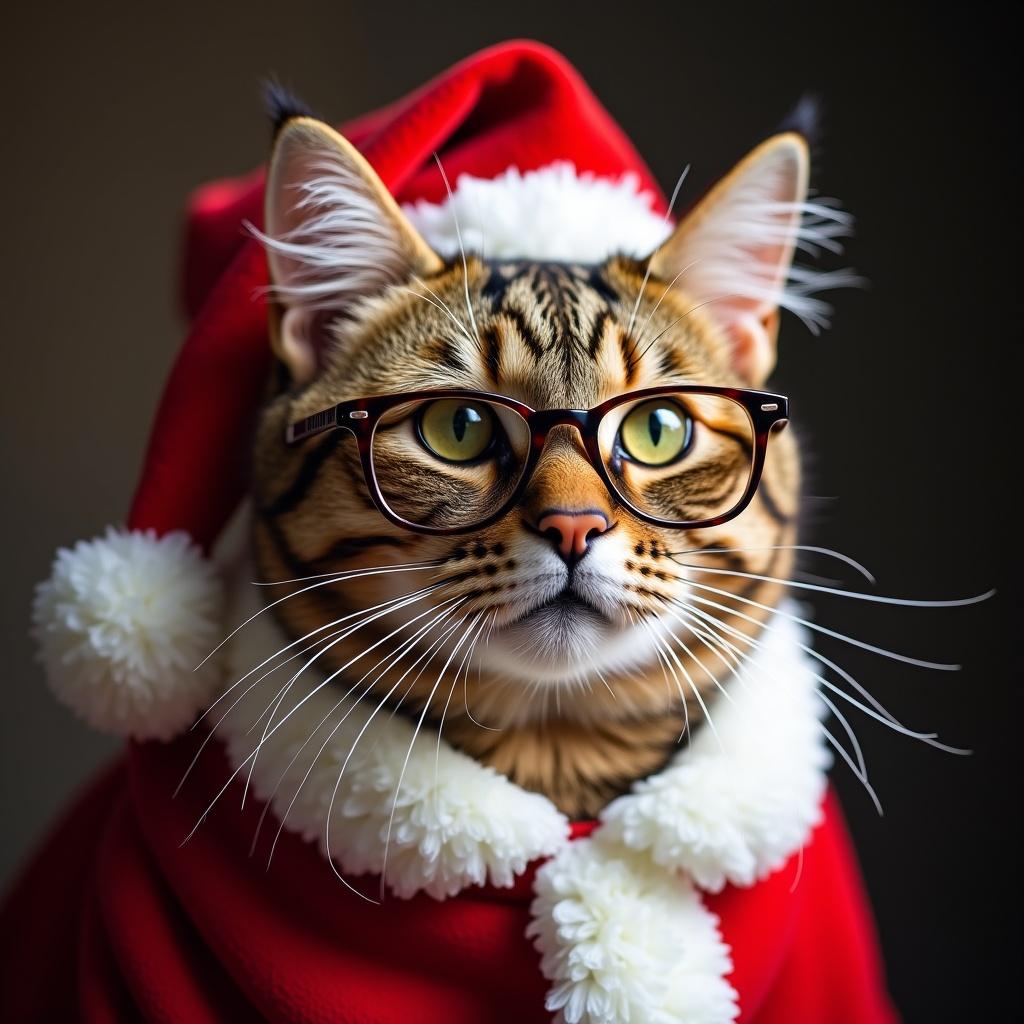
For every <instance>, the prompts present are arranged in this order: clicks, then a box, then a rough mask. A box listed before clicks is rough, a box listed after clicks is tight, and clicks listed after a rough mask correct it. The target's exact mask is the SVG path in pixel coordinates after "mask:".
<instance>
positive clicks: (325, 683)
mask: <svg viewBox="0 0 1024 1024" xmlns="http://www.w3.org/2000/svg"><path fill="white" fill-rule="evenodd" d="M458 600H463V601H464V600H466V599H465V598H461V599H460V598H458V597H453V598H449V599H448V602H450V601H458ZM448 602H444V603H445V604H446V603H448ZM439 607H443V605H441V606H439ZM424 614H429V611H428V612H426V613H424ZM412 621H415V620H412ZM409 624H410V623H404V624H403V626H402V627H400V629H402V628H405V627H406V626H408V625H409ZM397 632H399V630H397V629H396V630H393V631H392V632H391V633H389V634H388V635H387V636H386V637H383V638H382V639H381V640H378V641H377V642H376V643H375V644H373V646H371V647H369V648H367V649H366V650H365V651H363V652H362V654H359V655H357V656H356V657H355V658H352V659H351V661H349V662H347V663H346V664H345V665H343V666H342V667H341V668H340V669H338V670H337V671H336V672H334V673H332V674H331V675H329V676H327V678H326V679H324V680H323V682H321V683H319V684H318V685H317V686H315V687H313V689H311V690H310V691H309V693H307V694H306V695H305V696H304V697H303V698H302V699H301V700H300V701H299V702H298V703H297V704H296V705H295V707H293V708H292V709H291V710H290V711H289V712H288V714H286V715H285V716H284V718H282V719H281V720H280V721H279V722H278V723H277V724H276V725H275V726H274V728H273V729H271V730H270V732H269V733H268V734H267V735H266V737H265V738H263V739H261V740H260V742H259V743H258V744H257V745H256V747H255V748H254V749H253V751H252V752H251V753H250V754H249V756H248V757H246V758H245V760H244V761H242V762H241V764H239V765H238V767H237V768H235V770H234V771H233V772H232V773H231V775H230V776H229V777H228V780H227V782H225V783H224V785H223V786H222V787H221V789H220V790H219V791H218V793H217V795H216V796H215V797H214V798H213V800H212V801H211V802H210V804H209V806H208V807H207V808H206V810H205V811H203V813H202V814H201V815H200V816H199V820H198V821H197V822H196V823H195V825H194V826H193V827H192V830H191V831H190V832H189V833H188V835H187V836H186V837H185V838H184V839H183V840H182V845H184V844H185V843H187V842H188V841H189V839H191V838H192V836H193V835H195V831H196V829H197V828H199V826H200V824H201V823H202V822H203V821H204V820H205V818H206V816H207V815H208V814H209V813H210V811H211V810H213V807H214V805H215V804H216V803H217V801H218V800H219V799H220V798H221V797H222V796H223V795H224V793H225V792H226V791H227V788H228V786H229V785H230V784H231V783H232V782H233V781H234V780H235V778H237V776H238V774H239V772H241V771H242V769H243V768H244V767H245V765H247V764H249V762H250V761H254V760H255V758H256V756H257V755H258V754H259V752H260V749H261V748H262V746H263V744H264V743H265V742H266V741H267V740H269V739H270V737H271V736H273V735H274V733H276V732H277V731H278V729H280V728H281V727H282V726H283V725H284V724H285V722H287V721H288V719H289V718H290V717H291V716H292V715H293V714H294V713H295V712H296V711H298V709H299V708H300V707H301V706H302V705H303V704H304V703H305V702H306V701H307V700H310V699H311V698H312V697H313V696H314V695H315V694H317V693H319V692H320V690H322V689H323V688H324V687H325V686H328V685H329V684H330V683H331V681H332V680H333V679H335V678H336V677H337V676H338V675H340V673H341V672H343V671H344V670H345V669H346V668H348V667H349V665H351V664H352V663H354V662H356V661H358V660H359V659H360V658H361V657H363V656H364V655H366V654H368V653H369V652H370V651H371V650H373V649H374V648H376V647H379V646H380V645H381V644H382V643H385V642H386V641H387V640H390V639H391V637H393V636H394V635H395V633H397Z"/></svg>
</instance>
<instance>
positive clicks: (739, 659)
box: [684, 610, 868, 781]
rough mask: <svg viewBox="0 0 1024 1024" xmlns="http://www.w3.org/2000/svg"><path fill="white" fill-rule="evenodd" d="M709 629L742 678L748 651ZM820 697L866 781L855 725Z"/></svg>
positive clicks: (721, 624)
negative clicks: (845, 740) (843, 736)
mask: <svg viewBox="0 0 1024 1024" xmlns="http://www.w3.org/2000/svg"><path fill="white" fill-rule="evenodd" d="M684 614H686V615H687V617H688V618H689V617H690V612H689V610H687V611H685V612H684ZM698 621H699V620H698ZM716 621H717V620H716ZM719 625H720V626H723V627H724V625H725V623H719ZM694 628H696V627H695V624H694V623H693V622H692V621H691V624H690V629H694ZM708 629H709V631H710V634H711V635H712V636H713V637H714V638H715V640H716V642H717V643H718V644H721V645H722V647H723V649H724V650H726V651H727V652H731V657H732V661H733V666H732V670H733V672H734V673H736V675H737V678H739V679H741V680H742V679H743V678H744V677H745V675H746V663H747V662H748V661H750V656H749V655H748V654H747V653H746V652H744V651H741V650H740V649H739V648H738V647H737V646H736V645H735V644H733V643H730V642H729V641H728V640H727V639H725V637H724V636H722V635H721V633H719V632H718V631H717V630H716V629H715V628H714V626H710V625H709V626H708ZM740 635H742V636H746V634H744V633H742V632H741V634H740ZM747 639H748V640H750V639H751V638H750V637H747ZM759 667H761V668H763V666H761V665H759ZM769 678H772V679H776V681H777V678H778V677H777V676H775V674H774V673H769ZM818 697H819V698H820V699H821V700H822V701H823V702H824V703H825V704H826V706H827V707H829V708H831V709H832V713H833V714H834V715H835V716H836V719H837V720H838V721H839V723H840V725H841V726H842V727H843V730H844V731H845V732H846V735H847V736H848V737H849V739H850V744H851V745H852V746H853V749H854V755H855V756H856V758H857V764H858V766H859V767H860V772H861V775H862V776H863V777H864V778H863V780H862V781H866V780H867V774H868V770H867V765H866V763H865V760H864V753H863V750H862V749H861V745H860V741H859V740H858V739H857V735H856V733H855V732H854V730H853V726H851V725H850V723H849V721H848V720H847V719H846V717H845V715H843V714H842V712H840V711H839V709H838V708H837V707H836V706H835V704H834V703H833V702H832V701H831V700H829V698H828V697H827V696H825V694H823V693H820V692H819V693H818Z"/></svg>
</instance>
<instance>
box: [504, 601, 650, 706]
mask: <svg viewBox="0 0 1024 1024" xmlns="http://www.w3.org/2000/svg"><path fill="white" fill-rule="evenodd" d="M645 639H646V634H644V633H642V632H641V631H639V630H637V629H636V628H635V627H632V626H627V627H623V626H620V625H617V624H615V623H614V622H612V621H611V620H610V619H609V618H607V617H606V616H605V615H603V614H602V613H601V612H599V611H598V610H597V609H596V608H594V607H593V606H592V605H590V604H588V603H587V602H585V601H582V600H580V599H578V598H575V597H572V596H559V597H556V598H554V599H552V600H550V601H547V602H546V603H544V604H542V605H540V606H539V607H537V608H535V609H533V610H532V611H530V612H529V613H528V614H526V615H524V616H522V617H521V618H519V619H517V620H516V621H515V622H512V623H510V624H509V625H507V626H505V627H503V628H502V629H500V630H496V631H495V632H494V634H493V635H492V637H491V641H490V643H489V644H488V645H487V650H486V656H485V665H486V668H487V669H489V670H490V671H492V672H496V673H498V674H500V675H503V676H505V677H507V678H511V679H515V680H521V681H523V682H528V683H532V684H535V685H536V684H537V683H540V684H546V685H552V686H557V685H559V684H566V685H573V686H576V685H579V683H580V682H582V681H584V680H586V679H588V678H589V677H590V676H591V675H592V674H594V670H595V669H596V670H598V671H600V672H605V671H615V670H616V669H619V668H629V667H632V666H634V665H635V664H637V662H638V660H644V659H642V658H638V654H640V651H639V649H638V645H639V646H642V647H644V648H646V646H647V645H646V644H645V643H644V640H645Z"/></svg>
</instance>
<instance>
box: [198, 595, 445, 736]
mask: <svg viewBox="0 0 1024 1024" xmlns="http://www.w3.org/2000/svg"><path fill="white" fill-rule="evenodd" d="M457 578H458V577H457V576H452V577H448V578H447V579H443V580H438V581H437V582H436V583H431V584H430V585H429V586H426V587H423V588H421V589H420V590H416V591H413V593H411V594H403V595H400V596H399V597H389V598H388V599H387V600H386V601H381V602H380V603H379V604H375V605H371V606H370V607H369V608H360V609H359V610H358V611H354V612H350V613H349V614H348V615H342V616H341V618H339V619H334V620H333V621H331V622H325V623H324V624H323V625H320V626H317V627H316V629H311V630H310V631H309V632H308V633H306V634H305V636H301V637H299V638H298V639H297V640H292V641H291V642H290V643H287V644H285V645H284V646H283V647H281V648H279V649H278V650H277V651H275V652H274V653H273V654H271V655H270V656H269V657H266V658H264V659H263V661H261V662H260V663H259V664H258V665H254V666H253V667H252V668H251V669H249V671H248V672H246V673H245V675H243V676H240V677H239V678H238V679H236V680H235V682H233V683H232V684H231V685H230V686H229V687H227V688H226V689H225V690H224V691H223V693H221V694H220V696H218V697H217V699H216V700H215V701H214V702H213V703H212V704H211V705H210V706H209V707H208V708H207V709H206V710H205V711H204V712H203V713H202V714H201V715H200V716H199V718H197V719H196V721H195V722H194V723H193V725H192V728H193V729H194V728H196V726H198V725H199V723H200V722H202V721H203V719H205V718H206V716H207V715H208V714H209V713H210V712H211V711H212V710H213V709H214V708H215V707H216V706H217V705H218V704H219V703H220V702H221V701H222V700H224V698H225V697H227V696H228V694H230V693H231V691H232V690H234V689H235V687H236V686H239V685H240V684H241V683H244V682H245V680H246V679H248V678H249V676H251V675H252V674H253V673H255V672H259V670H260V669H261V668H263V666H264V665H266V664H267V663H268V662H270V661H273V660H274V659H275V658H278V657H280V656H281V655H282V654H284V652H285V651H287V650H290V649H291V648H292V647H296V646H297V645H298V644H301V643H304V642H305V641H306V640H308V639H309V638H310V637H311V636H316V634H317V633H321V632H323V631H324V630H326V629H331V628H332V627H334V626H338V625H340V624H341V623H343V622H348V621H349V620H350V619H354V618H356V617H357V616H359V615H367V614H369V613H370V612H374V611H376V610H377V609H378V608H383V607H385V605H394V606H399V605H401V603H402V602H403V601H407V600H410V599H412V598H420V597H422V596H424V595H425V594H432V593H435V592H436V591H438V590H441V589H443V588H444V587H446V586H447V585H448V584H450V583H452V582H454V581H455V580H456V579H457ZM347 628H348V627H344V628H343V629H339V630H335V631H334V632H332V633H328V634H326V635H325V636H322V637H320V638H319V639H317V640H315V641H314V642H313V643H312V644H310V645H309V646H308V647H304V648H303V649H302V650H300V651H296V652H295V654H292V655H290V656H289V657H288V658H286V659H285V660H284V661H282V662H281V663H280V664H279V665H275V666H274V667H273V668H272V669H270V671H269V672H268V673H266V674H267V675H270V674H271V673H273V672H276V671H277V670H278V669H279V668H283V667H284V666H285V665H287V664H288V662H290V661H294V660H295V659H296V658H300V657H302V655H303V654H306V653H307V652H308V651H311V650H313V648H314V647H316V646H317V645H318V644H321V643H324V642H326V641H327V640H330V639H333V638H334V637H336V636H338V634H339V633H343V632H344V631H345V629H347ZM262 678H265V676H261V679H262ZM257 681H259V680H257Z"/></svg>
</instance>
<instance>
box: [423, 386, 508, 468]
mask: <svg viewBox="0 0 1024 1024" xmlns="http://www.w3.org/2000/svg"><path fill="white" fill-rule="evenodd" d="M417 428H418V430H419V435H420V440H421V441H422V442H423V445H424V446H425V447H426V448H427V450H428V451H430V452H431V453H432V454H434V455H436V456H437V457H438V458H440V459H444V460H445V461H446V462H473V461H475V460H476V459H479V458H480V456H481V455H483V454H484V453H485V452H486V451H487V450H488V448H490V447H491V444H492V443H493V441H494V439H495V434H496V432H497V431H496V427H495V423H494V414H493V413H492V412H491V410H490V408H489V407H488V406H487V405H485V404H484V403H483V402H470V401H465V400H463V399H457V398H452V399H442V400H441V401H438V402H430V403H429V404H428V405H426V406H425V407H424V408H423V410H422V411H421V412H420V415H419V418H418V423H417Z"/></svg>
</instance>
